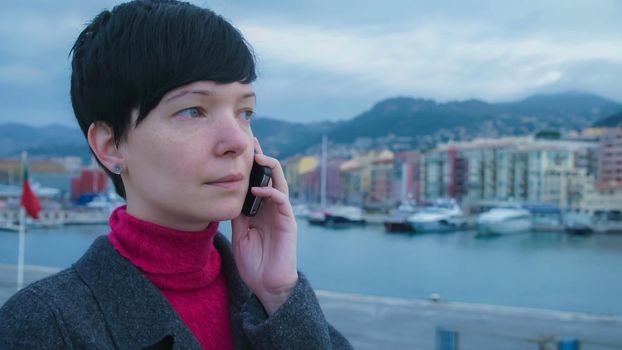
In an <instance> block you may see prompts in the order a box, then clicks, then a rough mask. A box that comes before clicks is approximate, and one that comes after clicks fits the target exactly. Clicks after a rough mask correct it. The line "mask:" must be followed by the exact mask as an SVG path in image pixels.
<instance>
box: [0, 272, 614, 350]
mask: <svg viewBox="0 0 622 350" xmlns="http://www.w3.org/2000/svg"><path fill="white" fill-rule="evenodd" d="M56 271H58V269H53V268H47V267H40V266H27V267H26V268H25V275H24V280H25V284H29V283H32V282H33V281H36V280H37V279H40V278H43V277H45V276H47V275H49V274H51V273H54V272H56ZM16 281H17V278H16V267H15V266H13V265H0V305H1V304H3V303H4V302H5V301H6V300H7V299H8V298H9V297H10V296H11V295H13V293H15V291H16ZM316 293H317V295H318V298H319V300H320V303H321V305H322V309H323V310H324V313H325V315H326V318H327V319H328V320H329V321H330V322H331V323H332V324H333V325H334V326H335V327H336V328H337V329H339V330H340V331H341V332H342V333H343V334H344V335H345V336H346V337H347V338H348V339H349V340H350V342H352V345H353V346H354V348H355V349H360V350H366V349H370V350H371V349H392V350H399V349H425V350H430V349H434V348H435V341H436V339H435V329H436V327H437V326H440V327H443V328H446V329H451V330H453V331H455V332H457V333H458V335H459V341H458V345H459V349H461V350H484V349H494V350H519V349H520V350H523V349H534V350H538V349H557V342H558V341H560V340H564V339H578V340H579V342H580V348H581V349H582V350H591V349H594V350H606V349H622V317H619V316H607V315H590V314H581V313H571V312H559V311H548V310H539V309H526V308H513V307H502V306H492V305H479V304H466V303H457V302H448V301H443V300H442V299H441V300H438V301H429V300H405V299H395V298H380V297H372V296H364V295H356V294H345V293H334V292H328V291H317V292H316Z"/></svg>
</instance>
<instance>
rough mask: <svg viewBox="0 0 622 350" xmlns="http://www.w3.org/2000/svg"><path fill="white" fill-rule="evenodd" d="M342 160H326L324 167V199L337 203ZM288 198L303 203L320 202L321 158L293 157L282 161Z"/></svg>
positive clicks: (340, 194)
mask: <svg viewBox="0 0 622 350" xmlns="http://www.w3.org/2000/svg"><path fill="white" fill-rule="evenodd" d="M341 162H342V160H340V159H332V160H328V167H327V169H326V200H327V202H328V203H337V202H339V201H340V200H341V199H342V189H341V179H340V168H339V166H340V164H341ZM282 165H283V171H284V173H285V179H286V180H287V184H288V188H289V194H290V198H292V199H294V200H296V201H300V202H305V203H320V200H321V198H320V196H321V177H322V173H321V172H322V167H321V160H320V159H319V157H315V156H305V157H295V158H290V159H287V160H285V161H283V162H282Z"/></svg>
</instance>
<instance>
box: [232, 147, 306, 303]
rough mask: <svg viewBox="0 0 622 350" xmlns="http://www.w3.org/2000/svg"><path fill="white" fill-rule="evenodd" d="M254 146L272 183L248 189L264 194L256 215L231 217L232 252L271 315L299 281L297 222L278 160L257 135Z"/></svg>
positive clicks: (244, 279)
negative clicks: (267, 169) (264, 147)
mask: <svg viewBox="0 0 622 350" xmlns="http://www.w3.org/2000/svg"><path fill="white" fill-rule="evenodd" d="M255 149H256V151H257V154H256V155H255V160H256V161H257V163H259V164H260V165H264V166H267V167H269V168H271V169H272V180H271V182H272V186H266V187H253V188H252V189H251V191H252V193H253V194H254V195H255V196H258V197H262V198H263V199H262V203H261V207H260V209H259V211H258V212H257V215H256V216H254V217H247V216H245V215H243V214H241V215H240V216H238V217H237V218H235V219H233V220H232V221H231V231H232V233H233V239H232V240H233V256H234V258H235V262H236V264H237V266H238V270H239V272H240V277H241V278H242V280H243V281H244V283H246V284H247V285H248V286H249V287H250V289H251V290H252V291H253V293H255V295H256V296H257V298H258V299H259V300H260V301H261V303H262V304H263V306H264V308H265V309H266V311H267V312H268V315H271V314H272V313H274V311H276V310H277V309H278V308H279V307H280V306H281V305H283V303H285V301H286V300H287V298H288V297H289V296H290V295H291V293H292V291H293V289H294V286H295V285H296V282H297V281H298V270H297V266H296V235H297V226H296V220H295V218H294V214H293V211H292V206H291V204H290V203H289V191H288V189H287V182H286V181H285V175H284V174H283V169H282V168H281V164H280V163H279V161H278V160H276V159H274V158H271V157H268V156H265V155H264V154H263V152H262V151H261V146H259V142H258V141H257V139H255Z"/></svg>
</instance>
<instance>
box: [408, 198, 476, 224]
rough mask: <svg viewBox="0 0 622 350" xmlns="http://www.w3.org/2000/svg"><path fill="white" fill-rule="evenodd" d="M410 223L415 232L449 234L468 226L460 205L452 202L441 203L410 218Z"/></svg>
mask: <svg viewBox="0 0 622 350" xmlns="http://www.w3.org/2000/svg"><path fill="white" fill-rule="evenodd" d="M408 222H409V223H410V225H411V226H412V228H413V230H414V231H415V232H447V231H455V230H459V229H461V228H464V227H465V226H466V219H465V217H464V214H463V213H462V209H460V207H459V206H458V204H457V203H456V202H455V201H453V200H451V201H439V202H437V203H436V204H435V205H433V206H431V207H427V208H424V209H422V210H421V211H419V212H418V213H416V214H414V215H412V216H410V217H409V218H408Z"/></svg>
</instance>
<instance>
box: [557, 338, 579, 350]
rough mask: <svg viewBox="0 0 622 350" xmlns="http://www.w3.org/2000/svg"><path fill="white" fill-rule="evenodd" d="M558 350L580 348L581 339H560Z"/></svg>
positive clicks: (577, 349) (575, 349) (576, 349)
mask: <svg viewBox="0 0 622 350" xmlns="http://www.w3.org/2000/svg"><path fill="white" fill-rule="evenodd" d="M557 349H558V350H579V341H578V340H577V339H566V340H560V341H559V343H558V344H557Z"/></svg>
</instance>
